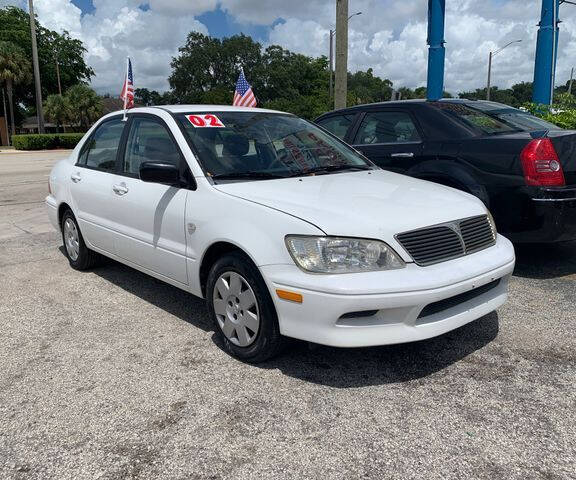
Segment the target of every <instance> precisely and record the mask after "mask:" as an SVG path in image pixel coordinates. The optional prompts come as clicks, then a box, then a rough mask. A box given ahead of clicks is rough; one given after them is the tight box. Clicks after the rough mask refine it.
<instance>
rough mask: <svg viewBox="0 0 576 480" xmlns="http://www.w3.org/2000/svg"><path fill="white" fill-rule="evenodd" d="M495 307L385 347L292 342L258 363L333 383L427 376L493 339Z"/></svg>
mask: <svg viewBox="0 0 576 480" xmlns="http://www.w3.org/2000/svg"><path fill="white" fill-rule="evenodd" d="M498 330H499V321H498V314H497V313H496V312H492V313H490V314H488V315H486V316H484V317H482V318H480V319H478V320H476V321H474V322H472V323H469V324H467V325H464V326H463V327H461V328H459V329H457V330H454V331H452V332H448V333H446V334H444V335H441V336H439V337H436V338H432V339H429V340H424V341H421V342H415V343H405V344H400V345H389V346H383V347H371V348H354V349H343V348H333V347H324V346H320V345H312V346H309V344H307V343H305V342H293V344H292V345H290V346H289V347H288V348H287V350H286V352H285V353H284V354H282V356H280V357H278V358H276V359H273V360H271V361H269V362H266V363H263V364H259V365H256V367H259V368H277V369H279V370H280V371H281V372H282V373H284V374H285V375H288V376H290V377H294V378H298V379H300V380H304V381H306V382H312V383H317V384H320V385H325V386H329V387H334V388H355V387H365V386H370V385H381V384H386V383H401V382H407V381H410V380H415V379H419V378H423V377H427V376H428V375H431V374H433V373H435V372H438V371H440V370H442V369H444V368H446V367H448V366H450V365H452V364H453V363H456V362H458V361H459V360H462V359H463V358H465V357H466V356H468V355H470V354H471V353H474V352H475V351H476V350H479V349H480V348H482V347H484V346H485V345H487V344H488V343H490V342H491V341H492V340H494V338H496V336H497V335H498Z"/></svg>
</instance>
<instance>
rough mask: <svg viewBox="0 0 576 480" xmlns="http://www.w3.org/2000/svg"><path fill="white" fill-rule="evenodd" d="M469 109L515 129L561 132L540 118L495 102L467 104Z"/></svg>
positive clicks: (558, 128)
mask: <svg viewBox="0 0 576 480" xmlns="http://www.w3.org/2000/svg"><path fill="white" fill-rule="evenodd" d="M467 105H468V106H469V107H470V108H476V109H477V110H481V111H483V112H485V113H487V114H488V115H493V116H495V117H498V118H499V119H500V120H503V121H504V122H507V123H511V124H512V125H514V126H515V127H517V128H520V129H522V130H525V131H528V132H532V131H535V130H561V128H560V127H559V126H557V125H554V124H553V123H550V122H547V121H546V120H542V119H541V118H538V117H535V116H534V115H530V114H529V113H528V112H524V111H522V110H519V109H517V108H512V107H509V106H508V105H503V104H501V103H496V102H475V103H474V104H467Z"/></svg>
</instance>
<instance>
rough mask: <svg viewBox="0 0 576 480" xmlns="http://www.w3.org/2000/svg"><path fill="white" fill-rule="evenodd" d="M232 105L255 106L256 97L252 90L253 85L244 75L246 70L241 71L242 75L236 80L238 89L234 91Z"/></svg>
mask: <svg viewBox="0 0 576 480" xmlns="http://www.w3.org/2000/svg"><path fill="white" fill-rule="evenodd" d="M232 105H234V106H235V107H255V106H256V97H255V96H254V92H253V91H252V87H251V86H250V84H249V83H248V80H246V77H245V76H244V70H241V71H240V76H239V77H238V81H237V82H236V91H235V92H234V101H233V102H232Z"/></svg>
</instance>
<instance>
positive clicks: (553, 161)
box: [520, 138, 566, 187]
mask: <svg viewBox="0 0 576 480" xmlns="http://www.w3.org/2000/svg"><path fill="white" fill-rule="evenodd" d="M520 160H521V161H522V169H523V170H524V180H525V181H526V185H535V186H539V187H562V186H564V185H566V181H565V180H564V172H563V171H562V164H561V163H560V160H559V159H558V154H557V153H556V150H555V149H554V145H552V141H551V140H550V139H549V138H537V139H535V140H532V141H531V142H530V143H529V144H528V145H526V146H525V147H524V150H522V153H521V154H520Z"/></svg>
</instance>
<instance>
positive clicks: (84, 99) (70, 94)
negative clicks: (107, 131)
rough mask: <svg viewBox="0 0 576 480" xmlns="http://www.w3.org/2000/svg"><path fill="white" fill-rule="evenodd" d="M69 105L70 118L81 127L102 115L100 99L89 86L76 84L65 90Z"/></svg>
mask: <svg viewBox="0 0 576 480" xmlns="http://www.w3.org/2000/svg"><path fill="white" fill-rule="evenodd" d="M66 100H67V102H68V104H69V106H70V120H71V121H72V122H73V123H75V124H77V125H80V126H81V127H82V128H83V129H88V126H89V125H90V124H92V123H93V122H95V121H96V120H98V118H100V116H101V115H102V100H101V99H100V97H99V96H98V95H97V94H96V92H95V91H94V90H92V89H91V88H90V87H89V86H87V85H83V84H78V85H74V86H72V87H70V88H69V89H68V90H67V91H66Z"/></svg>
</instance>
